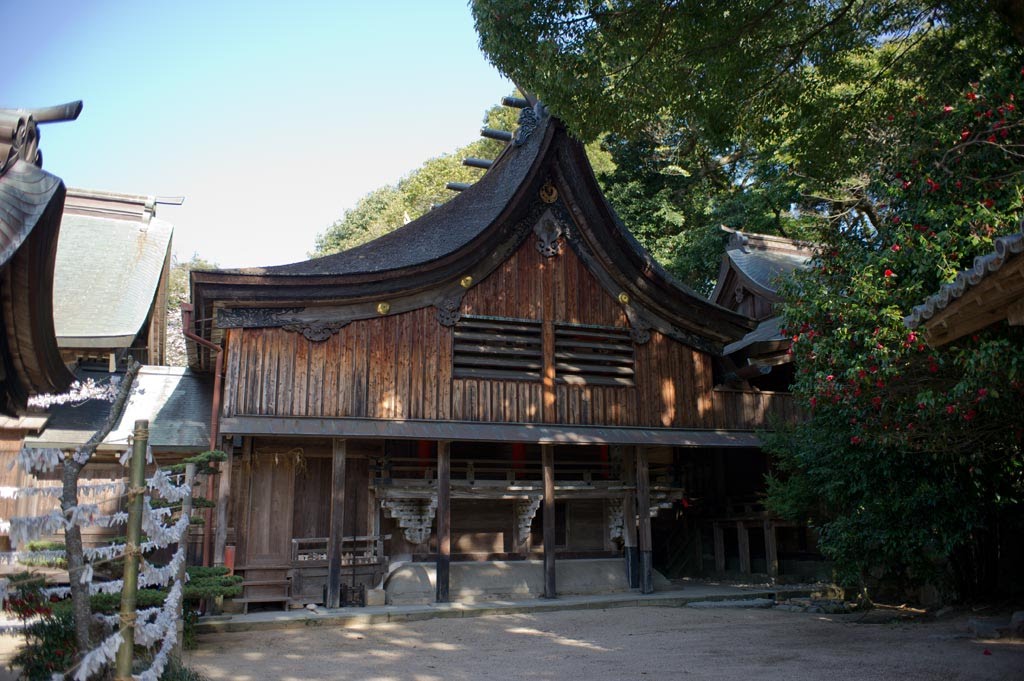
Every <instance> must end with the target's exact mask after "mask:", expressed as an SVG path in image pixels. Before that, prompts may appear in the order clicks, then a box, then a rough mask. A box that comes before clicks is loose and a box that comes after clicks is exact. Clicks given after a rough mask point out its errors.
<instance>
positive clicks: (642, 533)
mask: <svg viewBox="0 0 1024 681" xmlns="http://www.w3.org/2000/svg"><path fill="white" fill-rule="evenodd" d="M636 513H637V515H638V516H639V528H638V537H637V544H639V548H640V593H645V594H649V593H651V592H653V591H654V564H653V563H652V560H653V557H652V554H651V552H652V550H653V547H652V546H651V476H650V472H649V469H648V465H647V450H646V449H644V448H643V447H637V448H636Z"/></svg>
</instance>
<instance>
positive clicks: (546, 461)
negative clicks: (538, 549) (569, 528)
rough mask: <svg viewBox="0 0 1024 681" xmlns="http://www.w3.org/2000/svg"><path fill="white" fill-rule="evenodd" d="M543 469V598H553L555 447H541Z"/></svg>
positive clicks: (554, 593)
mask: <svg viewBox="0 0 1024 681" xmlns="http://www.w3.org/2000/svg"><path fill="white" fill-rule="evenodd" d="M540 455H541V467H542V468H543V469H544V598H555V597H556V591H555V447H554V445H541V446H540Z"/></svg>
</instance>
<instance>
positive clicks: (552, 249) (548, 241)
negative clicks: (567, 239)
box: [533, 214, 566, 258]
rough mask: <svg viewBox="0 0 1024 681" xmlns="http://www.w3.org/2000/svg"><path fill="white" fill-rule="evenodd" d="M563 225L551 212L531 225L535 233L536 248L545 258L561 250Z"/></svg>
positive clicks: (563, 233)
mask: <svg viewBox="0 0 1024 681" xmlns="http://www.w3.org/2000/svg"><path fill="white" fill-rule="evenodd" d="M565 231H566V230H565V225H564V224H563V223H562V221H561V220H559V219H558V218H556V217H555V216H553V215H551V214H547V215H545V216H544V217H542V218H541V219H540V220H539V221H537V224H535V225H534V226H533V233H534V234H536V235H537V250H538V251H539V252H540V254H541V255H543V256H544V257H545V258H552V257H554V256H556V255H558V254H560V253H561V252H562V236H563V235H565Z"/></svg>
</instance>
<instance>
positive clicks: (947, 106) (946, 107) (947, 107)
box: [942, 104, 953, 113]
mask: <svg viewBox="0 0 1024 681" xmlns="http://www.w3.org/2000/svg"><path fill="white" fill-rule="evenodd" d="M942 110H943V111H944V112H946V113H949V112H950V111H952V110H953V107H951V106H950V105H949V104H946V105H945V106H943V107H942Z"/></svg>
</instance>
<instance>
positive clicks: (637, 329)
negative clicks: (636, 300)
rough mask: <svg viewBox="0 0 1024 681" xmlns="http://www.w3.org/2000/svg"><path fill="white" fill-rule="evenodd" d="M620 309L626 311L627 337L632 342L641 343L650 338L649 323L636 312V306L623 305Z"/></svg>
mask: <svg viewBox="0 0 1024 681" xmlns="http://www.w3.org/2000/svg"><path fill="white" fill-rule="evenodd" d="M622 309H623V311H624V312H625V313H626V319H628V320H629V326H630V330H629V337H630V338H631V339H632V340H633V342H634V343H636V344H637V345H643V344H644V343H646V342H647V341H649V340H651V325H650V324H649V323H648V322H647V320H646V319H644V318H643V317H641V316H640V315H639V314H638V313H637V311H636V308H634V307H632V306H631V305H623V306H622Z"/></svg>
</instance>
